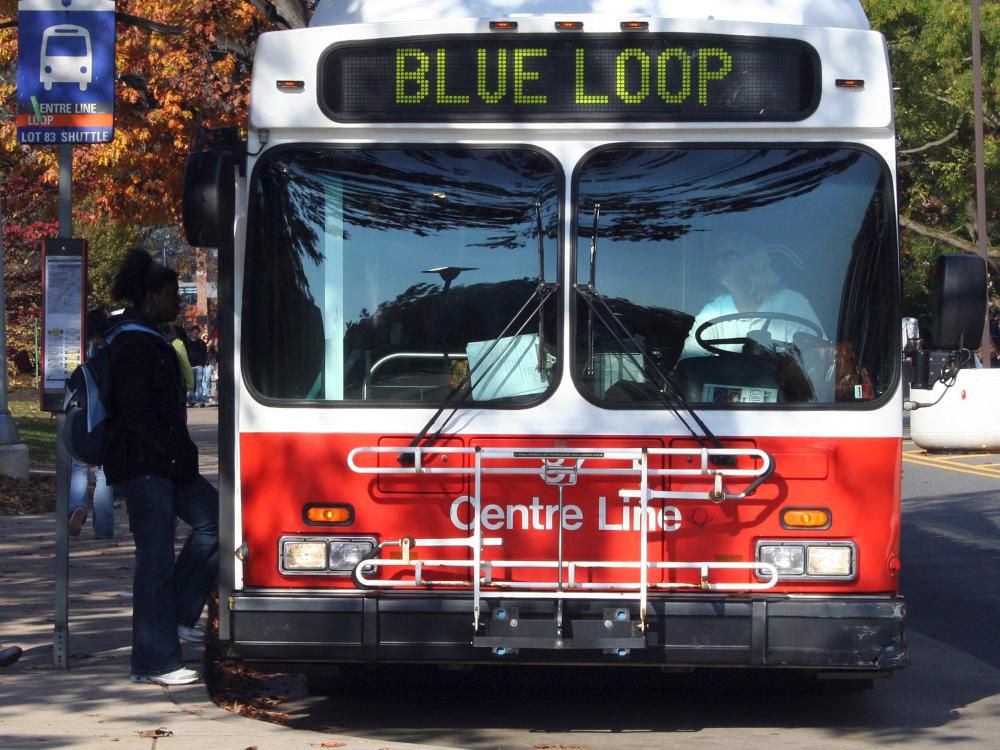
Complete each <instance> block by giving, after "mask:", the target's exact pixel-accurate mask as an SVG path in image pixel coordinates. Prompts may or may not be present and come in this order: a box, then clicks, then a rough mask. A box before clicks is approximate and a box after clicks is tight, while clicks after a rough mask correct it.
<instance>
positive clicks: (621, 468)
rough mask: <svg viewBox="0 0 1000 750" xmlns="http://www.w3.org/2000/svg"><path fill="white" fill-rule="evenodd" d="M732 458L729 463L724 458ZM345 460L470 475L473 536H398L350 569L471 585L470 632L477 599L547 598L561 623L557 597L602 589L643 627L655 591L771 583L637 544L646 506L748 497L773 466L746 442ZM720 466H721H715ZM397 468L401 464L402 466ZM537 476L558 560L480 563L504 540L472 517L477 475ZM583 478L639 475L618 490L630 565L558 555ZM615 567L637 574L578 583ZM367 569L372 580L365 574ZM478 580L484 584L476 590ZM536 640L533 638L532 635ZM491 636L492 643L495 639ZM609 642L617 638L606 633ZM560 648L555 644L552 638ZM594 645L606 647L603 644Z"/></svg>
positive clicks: (367, 469) (406, 450)
mask: <svg viewBox="0 0 1000 750" xmlns="http://www.w3.org/2000/svg"><path fill="white" fill-rule="evenodd" d="M366 454H388V455H391V456H395V457H396V458H397V459H398V457H399V456H400V455H401V454H411V455H412V456H413V465H412V466H411V465H407V462H406V461H402V462H400V461H393V462H392V463H393V464H394V465H389V466H378V465H359V463H358V461H357V459H358V457H359V456H362V455H366ZM438 455H463V456H470V457H471V458H472V465H471V466H446V467H441V466H429V465H427V462H428V459H429V457H431V456H438ZM651 456H683V457H688V458H689V460H691V461H692V462H694V459H698V461H697V465H695V466H692V467H690V468H651V467H650V465H649V459H650V457H651ZM722 456H729V457H734V456H735V457H744V458H752V459H755V460H756V461H757V462H758V465H757V466H755V467H754V468H749V469H736V468H728V467H727V466H726V467H724V466H716V465H714V461H713V459H717V458H719V457H722ZM595 460H600V461H602V462H608V461H610V462H614V463H617V464H620V465H613V466H599V467H592V466H590V467H588V466H587V462H588V461H595ZM730 460H732V459H730ZM497 461H502V462H505V463H506V464H507V465H504V466H495V465H491V463H492V462H497ZM518 462H525V463H530V464H531V465H525V466H516V465H515V466H511V465H510V464H511V463H518ZM347 463H348V466H349V467H350V469H351V470H352V471H354V472H355V473H358V474H377V475H382V476H401V475H407V476H414V475H419V476H436V475H451V476H471V477H473V495H472V497H470V498H469V503H470V505H471V507H472V509H473V513H472V518H473V521H472V536H470V537H457V538H442V539H413V538H410V537H406V538H403V539H399V540H389V541H383V542H382V543H381V544H379V546H378V547H377V548H376V550H375V552H374V553H373V556H372V557H370V558H368V559H366V560H363V561H361V562H360V563H359V564H358V565H357V567H356V568H355V569H354V577H355V580H356V581H357V582H358V583H359V585H362V586H366V587H370V588H424V587H431V586H434V587H469V586H471V587H472V595H473V628H474V632H475V633H477V634H478V632H479V625H480V618H481V613H482V600H483V599H503V600H511V599H543V598H544V599H555V600H556V601H557V605H558V606H559V608H560V609H559V611H558V613H557V621H560V622H561V611H562V610H561V607H562V603H563V602H564V601H565V600H567V599H574V598H592V597H593V593H592V592H594V591H601V592H602V594H601V598H602V599H619V600H622V601H636V602H638V605H639V623H638V628H639V630H640V631H642V632H644V631H645V630H646V621H647V608H648V594H649V591H650V590H651V589H652V590H659V589H692V590H699V591H760V590H766V589H770V588H773V587H774V585H775V584H776V583H777V581H778V572H777V570H776V569H775V567H774V566H773V565H771V564H769V563H765V562H724V561H714V560H713V561H699V562H650V561H649V559H648V551H647V545H646V543H645V540H646V537H647V532H648V525H649V516H648V513H647V508H648V507H649V504H650V502H652V501H658V500H701V501H704V500H710V501H712V502H715V503H721V502H723V501H727V500H742V499H744V498H746V497H748V496H750V495H752V494H753V492H754V491H755V490H756V489H757V487H759V486H760V484H761V483H763V482H764V481H766V480H767V478H768V477H770V476H771V474H772V473H773V471H774V462H773V460H772V459H771V456H770V455H769V454H768V453H767V452H766V451H762V450H758V449H754V448H607V449H604V448H551V449H546V448H538V447H524V448H522V447H503V448H497V447H481V446H480V447H469V448H454V447H437V446H432V447H422V446H400V447H374V446H373V447H361V448H355V449H354V450H352V451H351V452H350V454H349V455H348V457H347ZM719 463H723V462H719ZM400 464H402V465H400ZM487 475H490V476H496V475H503V476H539V477H540V478H541V480H542V481H543V482H545V483H546V484H548V485H553V486H556V487H557V488H558V490H559V523H557V524H556V528H557V529H558V559H557V560H492V561H490V560H487V561H484V560H483V559H482V550H483V549H484V548H485V547H499V546H502V545H503V539H502V538H500V537H486V536H483V529H482V519H481V515H480V508H481V502H480V500H481V496H482V479H483V476H487ZM581 476H620V477H623V478H625V477H631V478H638V480H639V487H638V489H622V490H620V491H619V493H618V494H619V496H620V497H623V498H638V499H639V502H640V508H639V519H640V523H639V528H637V529H635V531H637V532H638V533H639V547H640V550H639V560H636V561H621V562H607V561H589V560H564V559H563V526H562V520H561V519H562V512H563V488H564V487H567V486H572V485H574V484H576V481H577V479H578V478H579V477H581ZM655 477H710V478H712V480H713V486H712V489H711V490H708V491H707V492H691V491H673V490H654V489H651V488H650V486H649V485H650V479H651V478H655ZM726 479H742V480H749V481H750V483H749V485H748V486H747V487H746V489H744V490H743V491H742V492H738V493H730V492H727V491H726V489H725V480H726ZM390 547H399V548H400V550H401V556H400V558H398V559H397V558H392V559H388V558H380V557H377V555H378V554H379V553H381V551H382V550H384V549H386V548H390ZM415 547H421V548H423V547H439V548H442V547H468V548H469V549H470V550H471V551H472V559H471V560H448V559H429V560H423V559H412V560H411V558H410V552H411V551H412V549H413V548H415ZM382 568H393V569H400V568H409V569H411V571H412V573H413V579H412V580H396V579H393V578H378V577H377V574H378V571H379V570H380V569H382ZM434 568H451V569H456V568H468V569H469V571H470V576H469V580H447V579H441V580H438V579H430V578H427V577H426V575H425V574H426V571H427V569H434ZM515 568H518V569H551V570H554V571H555V572H556V575H555V580H552V581H504V580H495V579H494V571H495V570H497V569H515ZM599 568H605V569H623V570H638V571H639V580H638V581H635V582H619V583H593V582H587V581H581V580H578V573H580V571H585V570H593V569H599ZM650 570H697V571H699V573H700V576H699V578H700V581H699V582H698V583H685V582H676V581H672V582H660V583H655V582H654V583H650V582H649V571H650ZM719 570H754V571H756V576H757V577H758V578H760V579H761V580H760V581H756V582H749V583H724V582H713V581H711V580H710V578H711V574H712V572H714V571H719ZM373 574H374V576H373ZM484 586H485V587H487V588H485V589H484ZM536 640H538V639H536ZM617 640H620V641H621V642H622V644H625V643H626V642H627V643H628V644H629V647H631V646H634V645H636V644H635V640H636V639H631V640H630V639H628V638H624V639H622V638H619V639H617ZM494 641H496V642H497V643H494ZM475 642H476V645H483V646H495V645H497V644H498V643H500V640H499V639H496V638H484V637H478V635H477V637H476V639H475ZM608 642H612V643H617V641H615V640H614V639H612V640H611V641H608ZM560 645H562V644H560ZM602 645H606V643H605V641H602Z"/></svg>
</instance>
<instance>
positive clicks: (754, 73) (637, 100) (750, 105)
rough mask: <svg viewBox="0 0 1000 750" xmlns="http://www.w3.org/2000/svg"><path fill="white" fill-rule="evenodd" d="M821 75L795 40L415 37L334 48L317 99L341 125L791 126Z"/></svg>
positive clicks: (808, 107) (808, 105)
mask: <svg viewBox="0 0 1000 750" xmlns="http://www.w3.org/2000/svg"><path fill="white" fill-rule="evenodd" d="M819 72H820V71H819V57H818V56H817V55H816V53H815V51H814V50H813V49H812V47H810V46H809V45H808V44H806V43H804V42H800V41H798V40H794V39H761V38H750V37H732V36H719V35H697V34H659V33H652V34H619V35H614V36H611V35H596V34H595V35H589V34H587V35H585V34H565V35H563V34H560V35H549V34H514V35H495V34H490V35H470V36H461V37H454V36H452V37H436V38H428V37H419V38H418V37H412V38H402V39H389V40H378V41H372V42H363V43H349V44H344V45H338V46H335V47H332V48H331V49H330V50H329V51H328V52H327V53H326V55H325V56H324V58H323V60H322V61H321V63H320V79H321V82H320V94H319V96H320V106H321V107H322V108H323V110H324V112H326V114H327V115H328V116H329V117H331V118H332V119H334V120H340V121H344V122H377V121H385V120H388V121H394V122H462V121H482V120H490V119H514V120H577V121H580V120H618V121H621V120H641V121H670V120H686V121H715V120H727V121H733V120H745V121H789V120H801V119H804V118H805V117H807V116H808V115H809V114H810V113H811V112H812V111H813V110H814V109H815V107H816V105H817V103H818V99H819Z"/></svg>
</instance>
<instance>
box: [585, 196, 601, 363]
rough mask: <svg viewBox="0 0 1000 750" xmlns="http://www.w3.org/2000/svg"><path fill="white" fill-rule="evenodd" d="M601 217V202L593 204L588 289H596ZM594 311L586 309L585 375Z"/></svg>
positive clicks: (590, 355) (591, 348) (591, 360)
mask: <svg viewBox="0 0 1000 750" xmlns="http://www.w3.org/2000/svg"><path fill="white" fill-rule="evenodd" d="M600 219H601V204H600V203H595V204H594V226H593V228H592V230H591V234H590V289H592V290H593V291H594V292H596V291H597V225H598V222H599V221H600ZM594 367H595V361H594V311H593V310H587V364H586V365H584V368H583V372H584V374H585V375H593V374H594Z"/></svg>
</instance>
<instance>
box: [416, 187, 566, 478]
mask: <svg viewBox="0 0 1000 750" xmlns="http://www.w3.org/2000/svg"><path fill="white" fill-rule="evenodd" d="M535 219H536V221H537V225H538V278H537V280H536V284H535V288H534V290H532V292H531V294H530V295H529V296H528V299H526V300H525V301H524V304H523V305H521V307H520V309H519V310H518V311H517V312H516V313H514V316H513V317H512V318H511V319H510V321H509V322H508V323H507V325H505V326H504V328H503V330H502V331H501V332H500V334H499V335H498V336H496V337H495V338H494V339H493V343H491V344H490V345H489V347H487V349H486V351H484V352H483V353H482V355H481V359H480V360H479V362H478V363H477V364H476V365H475V367H470V368H469V371H468V372H467V373H466V374H465V376H464V377H463V378H462V380H461V381H459V383H458V384H457V385H456V386H455V389H454V390H453V391H452V392H451V393H449V394H448V395H447V396H445V397H444V403H442V404H441V407H440V408H439V409H438V410H437V411H436V412H434V414H433V415H432V416H431V418H430V419H428V420H427V422H426V424H424V426H423V427H422V428H421V429H420V432H418V433H417V434H416V436H415V437H414V438H413V440H411V441H410V445H409V447H410V448H418V447H431V446H433V445H435V444H436V443H437V441H438V440H440V438H441V434H442V433H443V432H444V429H445V427H446V426H447V425H448V422H450V421H451V418H452V417H453V416H455V412H456V411H458V407H459V406H460V405H461V404H462V403H464V402H465V401H466V400H468V398H469V396H470V395H471V394H472V388H471V387H468V388H467V387H466V386H469V385H470V383H471V382H472V376H473V375H477V376H478V375H480V373H479V372H477V371H478V370H479V368H480V367H482V366H483V364H484V363H488V365H487V367H486V369H484V370H483V371H482V373H481V375H482V377H485V376H486V375H488V374H489V373H490V370H492V369H493V368H494V367H496V366H497V365H498V364H499V363H500V362H502V361H503V359H504V356H505V355H506V353H507V352H508V351H509V350H510V348H511V347H512V346H514V344H515V341H516V337H517V336H519V335H521V333H522V332H523V331H524V329H525V328H526V327H527V326H528V323H529V322H531V318H532V316H534V315H535V314H536V313H537V315H538V370H539V372H540V373H544V372H545V369H546V367H545V347H544V343H545V336H544V330H543V325H544V318H543V315H542V313H543V310H544V308H545V303H546V302H548V300H549V298H550V297H551V296H552V295H553V294H554V293H555V292H556V290H557V289H559V284H557V283H547V282H546V281H545V240H544V235H543V234H542V209H541V204H540V203H539V202H538V201H536V202H535ZM535 299H537V300H538V304H536V305H535V306H534V308H533V309H532V310H531V312H530V313H528V315H527V317H525V319H524V322H523V323H521V324H520V326H519V327H518V329H517V330H516V331H514V333H513V334H511V340H510V341H508V342H507V344H506V346H505V347H504V349H503V351H501V352H500V355H499V356H497V357H496V358H494V359H492V360H491V359H490V355H491V354H492V352H493V350H494V349H495V348H496V347H497V345H498V344H499V343H500V340H501V339H503V338H504V337H505V336H507V333H508V331H510V329H511V328H513V327H514V325H516V324H517V322H518V320H519V319H520V318H521V316H522V314H523V313H524V311H525V310H527V309H528V307H529V306H530V305H531V303H532V301H533V300H535ZM449 407H450V408H451V414H449V415H448V417H447V418H446V419H445V420H444V421H443V422H442V423H441V425H440V427H438V428H437V429H436V430H435V431H434V434H433V435H431V436H430V437H429V438H428V437H427V433H428V432H430V430H431V428H432V427H433V426H434V424H435V423H436V422H437V420H438V418H439V417H440V416H441V415H442V414H443V413H444V412H445V410H446V409H448V408H449ZM425 440H426V442H425ZM396 460H397V462H398V463H399V465H400V466H413V465H414V463H415V462H416V454H415V452H413V453H410V452H407V453H400V454H399V456H398V457H397V458H396Z"/></svg>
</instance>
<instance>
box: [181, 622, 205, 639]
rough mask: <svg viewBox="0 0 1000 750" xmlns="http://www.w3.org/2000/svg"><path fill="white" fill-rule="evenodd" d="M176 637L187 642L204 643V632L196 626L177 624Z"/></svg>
mask: <svg viewBox="0 0 1000 750" xmlns="http://www.w3.org/2000/svg"><path fill="white" fill-rule="evenodd" d="M177 637H178V638H180V639H181V640H182V641H186V642H188V643H204V642H205V634H204V633H202V632H201V631H200V630H198V628H189V627H188V626H187V625H178V626H177Z"/></svg>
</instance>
